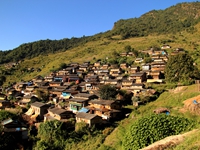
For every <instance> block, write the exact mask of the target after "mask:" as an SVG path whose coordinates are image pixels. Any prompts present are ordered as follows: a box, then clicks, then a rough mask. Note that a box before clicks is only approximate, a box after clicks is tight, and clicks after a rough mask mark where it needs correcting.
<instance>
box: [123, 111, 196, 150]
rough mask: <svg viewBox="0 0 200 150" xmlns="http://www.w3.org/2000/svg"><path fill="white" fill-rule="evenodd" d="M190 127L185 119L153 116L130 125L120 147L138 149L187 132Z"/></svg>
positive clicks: (161, 115)
mask: <svg viewBox="0 0 200 150" xmlns="http://www.w3.org/2000/svg"><path fill="white" fill-rule="evenodd" d="M192 125H193V123H192V122H191V121H189V120H188V119H186V118H182V117H176V116H170V115H166V114H159V115H155V114H153V115H150V116H147V117H144V118H141V119H139V120H137V121H136V122H135V123H134V124H133V125H131V127H130V130H128V132H127V133H126V135H125V137H124V139H123V141H122V146H123V148H124V149H125V150H130V149H133V150H136V149H140V148H143V147H146V146H148V145H150V144H152V143H154V142H155V141H158V140H161V139H163V138H165V137H167V136H171V135H176V134H179V133H181V132H183V131H186V130H189V129H191V127H192Z"/></svg>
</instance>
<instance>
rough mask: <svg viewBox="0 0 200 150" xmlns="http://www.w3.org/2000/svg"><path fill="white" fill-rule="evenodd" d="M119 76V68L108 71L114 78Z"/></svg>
mask: <svg viewBox="0 0 200 150" xmlns="http://www.w3.org/2000/svg"><path fill="white" fill-rule="evenodd" d="M119 74H121V69H120V68H113V69H110V75H112V76H114V77H116V76H118V75H119Z"/></svg>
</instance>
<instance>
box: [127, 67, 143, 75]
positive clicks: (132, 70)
mask: <svg viewBox="0 0 200 150" xmlns="http://www.w3.org/2000/svg"><path fill="white" fill-rule="evenodd" d="M136 72H140V67H139V66H131V67H130V69H129V73H130V74H133V73H136Z"/></svg>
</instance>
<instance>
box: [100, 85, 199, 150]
mask: <svg viewBox="0 0 200 150" xmlns="http://www.w3.org/2000/svg"><path fill="white" fill-rule="evenodd" d="M199 94H200V93H199V91H198V90H197V85H191V86H185V87H183V88H182V89H181V90H179V91H177V90H175V88H174V90H173V89H171V90H170V91H165V92H163V93H162V94H161V95H160V96H159V97H158V99H156V100H155V101H153V102H150V103H147V104H146V105H141V106H139V107H136V108H135V107H134V106H128V108H129V109H132V113H131V114H130V116H129V117H128V118H126V119H124V120H122V121H120V122H119V125H118V126H117V127H116V128H115V130H113V132H112V133H111V134H110V135H109V136H107V137H106V139H105V141H104V143H103V144H104V145H107V146H110V147H112V148H114V149H115V150H118V149H123V143H122V141H126V140H125V139H126V134H125V133H127V134H128V133H130V130H129V129H130V128H131V127H133V126H135V125H136V124H137V123H138V122H140V125H139V124H138V127H141V128H143V127H144V128H145V129H149V128H148V127H149V125H150V123H149V124H146V126H145V125H144V126H143V123H145V121H144V122H143V121H142V119H143V118H144V119H145V118H146V119H147V120H148V117H149V116H150V114H153V111H154V110H155V109H157V108H161V107H166V108H168V109H169V110H170V115H169V116H170V117H172V118H174V117H175V118H176V117H177V118H182V119H183V121H184V120H185V121H186V122H187V120H189V121H192V122H193V123H192V124H193V127H192V124H190V125H189V126H187V127H188V128H185V129H186V130H187V131H188V130H189V129H193V128H199V125H198V124H199V121H200V120H199V116H198V115H197V114H192V113H191V112H189V111H188V110H186V109H184V107H183V101H184V100H187V99H189V98H192V97H195V96H197V95H199ZM161 116H163V117H169V116H167V115H165V114H163V115H162V114H159V115H155V117H161ZM182 119H181V120H182ZM164 120H165V119H164ZM157 121H158V122H157V123H159V122H160V123H162V120H159V119H158V120H157ZM141 122H142V123H141ZM195 122H196V123H195ZM165 123H166V124H167V123H168V122H165ZM161 127H162V126H161ZM161 127H160V128H161ZM177 127H178V126H177ZM179 127H180V126H179ZM185 127H186V126H185ZM191 127H192V128H191ZM154 129H156V128H154ZM158 129H159V128H158ZM161 129H162V128H161ZM180 129H181V128H180ZM182 129H184V128H182ZM144 132H145V131H144ZM157 134H158V133H157ZM129 135H130V134H129ZM133 137H134V136H133ZM188 138H189V137H188ZM191 138H192V135H191ZM191 138H189V139H190V141H191ZM129 139H130V140H131V138H129ZM189 139H188V140H189ZM192 139H193V140H194V138H192ZM193 143H194V145H195V144H196V143H199V141H198V140H196V139H195V140H194V141H193ZM124 144H125V143H124ZM185 147H187V146H186V145H185ZM186 149H187V148H186Z"/></svg>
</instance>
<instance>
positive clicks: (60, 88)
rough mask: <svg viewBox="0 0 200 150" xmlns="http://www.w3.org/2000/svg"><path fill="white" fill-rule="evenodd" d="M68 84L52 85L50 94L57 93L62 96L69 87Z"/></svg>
mask: <svg viewBox="0 0 200 150" xmlns="http://www.w3.org/2000/svg"><path fill="white" fill-rule="evenodd" d="M67 87H68V86H55V87H52V89H51V90H49V93H50V94H54V95H57V97H60V96H61V94H62V92H64V91H65V90H66V89H67Z"/></svg>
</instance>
